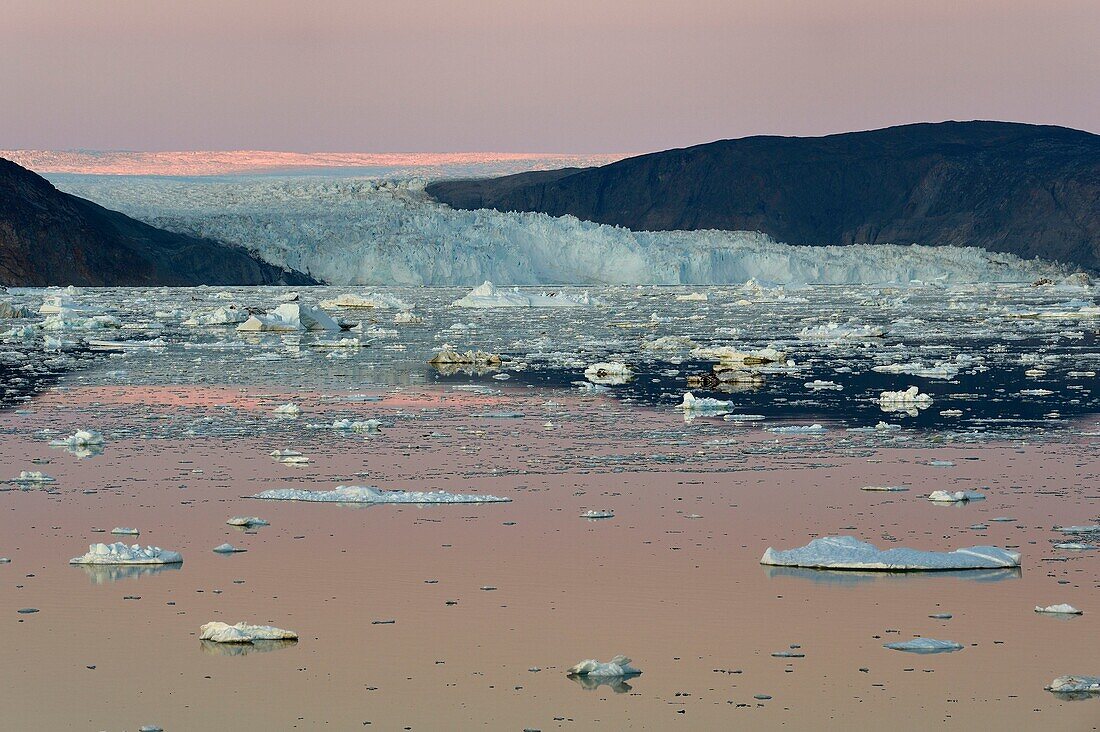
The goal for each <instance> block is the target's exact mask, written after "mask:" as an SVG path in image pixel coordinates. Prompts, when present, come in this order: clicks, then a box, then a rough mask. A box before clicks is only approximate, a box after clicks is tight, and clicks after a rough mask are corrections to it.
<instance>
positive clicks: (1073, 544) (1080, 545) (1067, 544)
mask: <svg viewBox="0 0 1100 732" xmlns="http://www.w3.org/2000/svg"><path fill="white" fill-rule="evenodd" d="M1054 548H1055V549H1068V550H1071V551H1081V552H1084V551H1091V550H1092V549H1095V548H1096V547H1095V546H1093V545H1092V544H1085V543H1084V542H1080V541H1063V542H1061V543H1058V544H1055V545H1054Z"/></svg>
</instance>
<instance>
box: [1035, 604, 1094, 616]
mask: <svg viewBox="0 0 1100 732" xmlns="http://www.w3.org/2000/svg"><path fill="white" fill-rule="evenodd" d="M1035 612H1037V613H1047V614H1049V615H1084V612H1083V611H1081V610H1078V609H1077V608H1075V607H1074V606H1073V605H1066V604H1064V603H1063V604H1061V605H1047V606H1046V607H1040V606H1039V605H1036V606H1035Z"/></svg>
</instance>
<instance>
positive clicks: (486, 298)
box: [451, 280, 592, 308]
mask: <svg viewBox="0 0 1100 732" xmlns="http://www.w3.org/2000/svg"><path fill="white" fill-rule="evenodd" d="M591 304H592V301H591V299H590V298H589V297H588V295H587V293H586V294H583V295H564V294H561V293H552V294H549V295H546V294H540V295H535V294H528V293H524V292H520V291H519V289H518V288H513V289H512V290H510V291H508V290H505V291H501V290H498V289H497V288H496V287H495V286H494V285H493V283H492V282H490V281H488V280H486V281H485V282H483V283H482V284H480V285H478V286H477V287H475V288H474V289H472V290H470V291H469V292H468V293H466V295H465V296H464V297H461V298H459V299H458V300H455V301H454V302H453V303H451V305H452V306H453V307H456V308H575V307H580V306H582V305H591Z"/></svg>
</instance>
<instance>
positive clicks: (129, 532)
mask: <svg viewBox="0 0 1100 732" xmlns="http://www.w3.org/2000/svg"><path fill="white" fill-rule="evenodd" d="M111 533H112V534H123V535H126V536H137V535H138V534H140V533H141V532H140V531H139V530H137V529H134V528H130V527H129V526H116V527H115V528H113V529H111Z"/></svg>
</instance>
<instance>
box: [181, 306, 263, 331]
mask: <svg viewBox="0 0 1100 732" xmlns="http://www.w3.org/2000/svg"><path fill="white" fill-rule="evenodd" d="M248 317H249V316H248V311H247V310H245V309H243V308H238V307H237V306H236V305H227V306H224V307H220V308H214V309H213V310H205V311H196V312H194V313H192V314H191V317H190V318H188V319H187V320H184V321H183V323H182V325H186V326H191V327H196V326H210V325H237V324H238V323H243V322H245V321H246V320H248Z"/></svg>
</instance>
